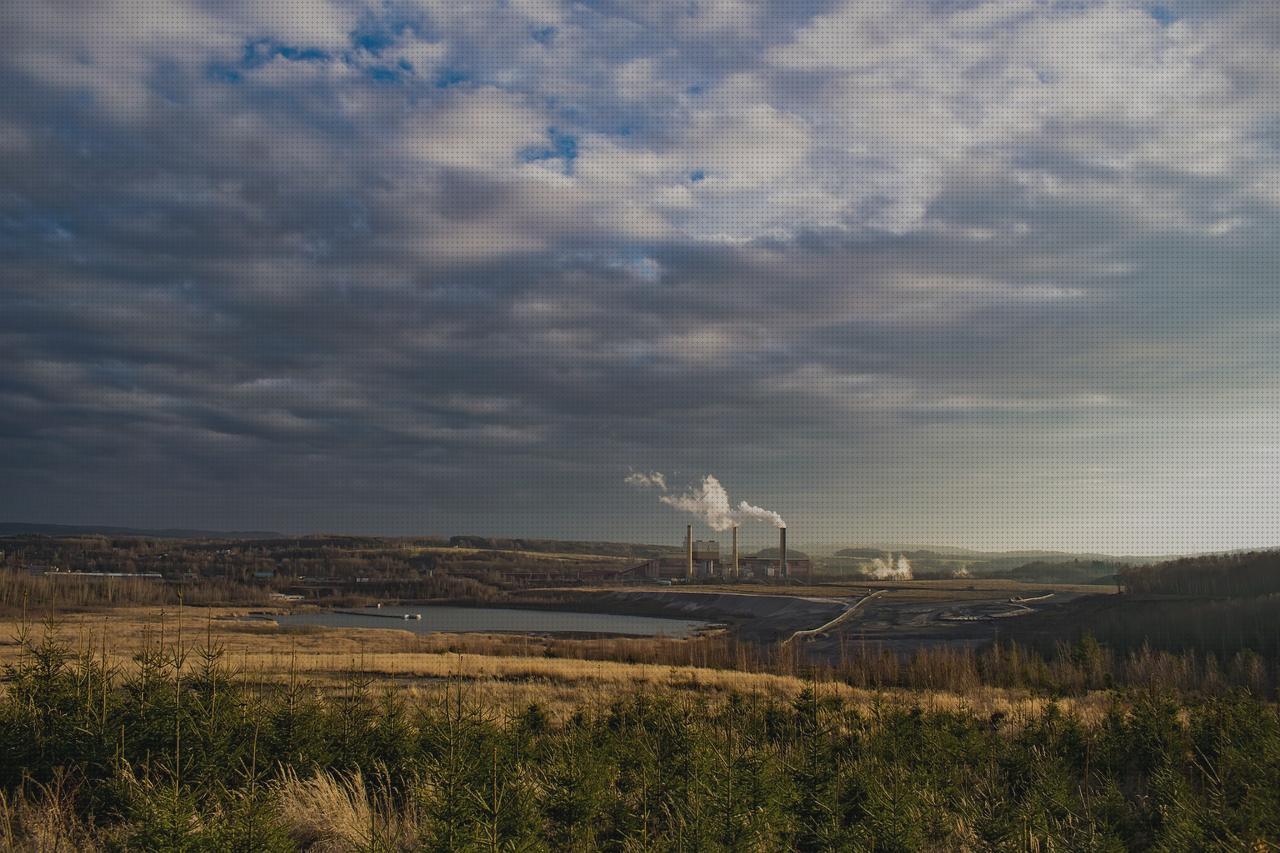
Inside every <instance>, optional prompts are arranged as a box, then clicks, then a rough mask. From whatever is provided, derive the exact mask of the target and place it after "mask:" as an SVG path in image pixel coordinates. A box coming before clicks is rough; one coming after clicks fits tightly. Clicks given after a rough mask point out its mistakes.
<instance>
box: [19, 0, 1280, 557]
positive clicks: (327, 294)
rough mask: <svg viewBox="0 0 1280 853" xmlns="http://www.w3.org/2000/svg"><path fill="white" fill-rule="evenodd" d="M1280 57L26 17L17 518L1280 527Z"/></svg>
mask: <svg viewBox="0 0 1280 853" xmlns="http://www.w3.org/2000/svg"><path fill="white" fill-rule="evenodd" d="M1278 49H1280V4H1277V3H1260V2H1233V0H1217V2H1208V0H1166V2H1163V3H1159V4H1156V3H1147V2H1129V0H1072V2H1063V1H1062V0H988V2H982V0H787V2H779V3H765V2H742V1H741V0H634V2H612V0H583V1H582V2H572V3H557V2H551V0H501V2H484V0H477V1H476V2H467V1H466V0H461V2H459V0H438V2H437V0H412V2H409V1H408V0H406V2H399V1H398V0H392V1H391V2H383V3H365V2H346V0H278V1H277V2H265V3H259V2H248V0H239V1H238V2H237V0H231V2H216V3H215V2H209V0H185V2H184V1H183V0H172V2H170V0H166V2H163V3H161V2H155V0H93V2H81V0H43V1H42V2H36V0H18V2H11V3H4V4H0V518H3V519H5V520H14V521H32V522H47V523H71V524H114V525H128V526H147V527H172V526H183V527H200V528H206V529H208V528H212V529H254V530H261V529H269V530H280V531H287V532H314V531H335V532H362V533H374V534H423V535H426V534H456V533H477V534H491V535H516V536H544V537H574V538H591V539H624V540H638V541H651V542H672V543H676V542H679V541H680V540H681V538H682V537H683V534H684V524H685V521H686V518H687V517H688V516H687V515H686V514H683V513H682V512H681V511H680V509H679V507H678V506H677V505H676V504H678V501H666V502H664V501H662V500H660V497H661V493H660V492H659V491H657V490H655V489H653V488H637V487H636V485H635V483H634V478H633V477H632V475H634V474H635V473H637V472H640V473H645V474H646V475H647V474H648V473H650V472H661V473H662V474H663V475H664V480H665V481H666V482H667V483H668V484H669V487H670V489H671V492H670V495H676V496H678V495H680V494H682V493H683V492H684V490H685V489H687V488H690V487H692V488H697V487H698V486H699V484H700V483H703V482H704V479H703V478H704V477H706V476H707V475H712V476H714V477H715V478H716V479H717V482H718V483H720V484H723V488H724V489H725V490H726V492H727V495H728V497H729V499H730V500H731V501H732V503H733V504H734V505H737V503H738V502H739V500H746V501H749V502H750V503H751V504H752V505H754V506H757V507H761V508H764V509H767V510H769V511H772V512H776V513H779V514H780V515H781V516H782V517H783V518H785V519H786V521H787V523H788V524H789V525H790V528H791V530H792V533H791V543H792V546H793V547H798V548H803V547H804V546H805V544H806V543H819V542H822V543H827V542H846V543H855V542H901V543H933V544H951V545H962V546H971V547H982V548H1009V549H1012V548H1028V547H1039V548H1062V549H1073V550H1090V551H1107V552H1111V553H1133V554H1138V553H1171V552H1178V551H1197V550H1217V549H1227V548H1240V547H1256V546H1266V545H1277V544H1280V498H1278V497H1277V488H1278V485H1277V484H1280V417H1278V416H1277V412H1278V411H1280V346H1277V344H1276V341H1277V338H1278V337H1280V335H1278V333H1280V287H1277V285H1278V284H1280V282H1278V281H1277V278H1278V275H1277V273H1278V271H1280V248H1277V247H1280V96H1278V95H1277V93H1278V92H1280V64H1277V63H1276V62H1275V56H1276V52H1277V50H1278ZM628 478H632V479H633V482H630V483H628V482H626V481H627V479H628ZM744 531H745V532H744V536H745V537H746V541H747V542H748V543H752V542H756V541H757V540H758V544H760V545H764V544H766V543H767V542H769V541H771V538H772V536H773V534H772V532H771V531H772V527H771V526H768V525H756V526H751V527H750V530H746V529H745V528H744ZM698 533H699V534H703V533H705V534H708V535H710V530H709V529H708V528H706V527H705V526H700V527H699V528H698Z"/></svg>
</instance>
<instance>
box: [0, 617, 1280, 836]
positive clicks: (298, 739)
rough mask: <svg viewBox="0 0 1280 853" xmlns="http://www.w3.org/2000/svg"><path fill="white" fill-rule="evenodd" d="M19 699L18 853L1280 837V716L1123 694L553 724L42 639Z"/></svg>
mask: <svg viewBox="0 0 1280 853" xmlns="http://www.w3.org/2000/svg"><path fill="white" fill-rule="evenodd" d="M26 652H27V653H26V656H25V657H24V659H23V660H22V661H21V662H20V663H19V664H17V665H15V666H13V667H11V668H10V669H9V671H8V672H7V673H6V676H7V684H6V685H5V687H4V690H3V692H2V693H0V751H2V752H3V754H4V755H5V756H6V758H7V759H8V760H6V761H5V762H3V763H2V764H0V845H4V846H5V847H6V848H8V849H30V850H46V849H54V848H55V847H59V848H65V849H76V848H78V849H80V850H85V851H88V850H94V849H98V848H107V849H149V850H151V849H165V850H210V851H213V850H218V851H223V850H233V851H234V850H242V851H258V850H295V849H308V848H309V849H324V850H346V849H350V850H417V849H428V850H430V849H436V850H481V849H483V850H497V849H524V850H556V851H560V850H582V851H588V850H591V851H594V850H640V849H646V850H649V849H653V850H742V849H767V850H787V849H791V850H806V851H807V850H841V849H850V850H854V849H856V850H884V851H910V850H979V849H981V850H1028V849H1038V850H1048V849H1073V850H1115V851H1120V850H1147V849H1150V850H1191V849H1210V850H1243V849H1265V848H1264V846H1263V843H1264V842H1265V841H1268V840H1274V839H1277V838H1280V714H1278V712H1277V708H1276V706H1275V705H1274V704H1270V703H1264V702H1262V701H1259V700H1258V699H1256V698H1253V697H1251V696H1250V695H1249V694H1248V693H1246V692H1231V693H1227V694H1224V695H1222V696H1219V697H1213V698H1207V699H1203V700H1195V701H1188V700H1187V699H1185V697H1184V698H1183V699H1182V700H1181V701H1174V699H1173V698H1172V696H1170V695H1168V694H1164V693H1161V692H1158V691H1154V690H1152V691H1140V692H1138V693H1133V694H1117V696H1116V697H1115V699H1114V702H1113V704H1112V706H1111V709H1110V711H1109V712H1108V713H1106V715H1105V716H1104V717H1103V718H1102V719H1101V720H1100V721H1094V722H1092V723H1086V722H1084V721H1082V720H1080V719H1077V718H1075V717H1073V716H1072V715H1071V714H1069V713H1064V712H1063V711H1061V710H1059V709H1058V708H1057V707H1056V706H1053V705H1051V706H1049V707H1048V708H1047V709H1046V710H1045V711H1043V712H1042V713H1038V714H1033V715H1031V716H1030V717H1029V718H1026V719H1016V720H1014V719H1005V718H1002V717H1001V716H1000V715H995V716H992V717H990V718H984V717H979V716H976V715H974V714H971V713H967V712H956V713H941V712H925V711H921V710H919V709H914V710H913V709H902V708H892V707H890V706H889V705H885V706H884V707H880V706H878V705H875V704H873V705H871V706H869V707H853V706H846V705H844V704H842V703H841V702H840V701H839V700H838V699H836V698H835V697H832V696H825V697H824V694H823V690H822V685H821V684H817V683H815V684H814V685H813V686H812V687H811V688H810V689H808V690H806V691H805V692H804V693H802V694H801V695H800V696H798V697H797V698H795V699H794V701H791V702H778V701H773V700H768V699H762V698H755V697H747V698H744V697H730V699H729V700H728V701H727V702H722V703H717V704H716V705H715V706H708V705H707V704H705V703H703V702H701V701H692V700H690V699H688V698H680V697H677V696H674V695H672V696H666V695H662V694H659V695H642V694H635V695H631V696H620V697H618V698H617V699H616V700H615V701H614V702H613V703H612V704H610V705H608V706H597V707H584V708H582V709H581V710H580V711H579V712H578V713H577V714H576V715H574V716H572V717H571V718H570V719H568V720H566V721H560V722H557V721H552V720H551V719H550V718H549V717H548V716H547V715H546V714H545V713H544V712H543V711H542V710H541V709H540V708H539V707H538V706H536V705H535V706H529V707H526V708H523V709H513V711H512V712H510V713H505V714H498V713H495V712H494V711H493V710H492V709H487V708H485V707H482V705H481V704H480V703H477V702H474V701H472V700H471V699H470V698H469V697H468V695H467V694H466V690H465V688H464V686H463V685H462V684H459V685H457V687H456V690H451V691H449V693H448V696H447V698H445V699H443V700H439V701H432V702H429V703H425V704H410V703H406V702H405V701H403V700H402V699H400V698H398V697H397V695H396V694H395V693H393V692H380V691H375V690H372V689H370V687H369V685H368V683H367V682H364V681H361V680H360V678H359V677H358V676H352V677H351V678H350V679H349V681H348V682H347V683H346V684H345V685H344V686H343V687H342V688H341V689H340V690H338V691H337V692H332V691H330V692H318V691H314V690H311V689H310V688H308V687H307V686H306V685H305V684H300V683H296V682H291V683H289V684H287V685H285V686H282V687H281V688H279V689H275V690H263V689H254V688H250V687H249V686H247V685H246V684H245V683H242V682H241V681H239V680H238V679H237V678H236V677H235V676H234V674H232V673H230V672H229V671H228V670H227V669H226V668H224V666H223V665H222V662H221V660H220V658H219V655H218V653H217V650H216V649H207V648H205V649H191V650H182V649H180V648H174V649H163V648H158V647H157V648H156V649H154V651H152V652H149V653H146V654H144V655H142V656H140V658H139V660H138V669H137V672H136V673H135V674H132V675H129V676H127V677H122V676H120V675H119V674H116V673H112V672H110V671H104V669H103V668H102V666H101V664H100V663H99V662H98V661H96V660H94V659H93V658H92V656H85V657H82V658H78V659H77V658H73V657H72V655H71V653H70V650H69V649H68V648H67V647H66V646H65V645H62V644H60V643H58V642H57V641H56V639H50V640H44V641H42V642H40V643H38V644H30V645H29V647H28V648H27V650H26Z"/></svg>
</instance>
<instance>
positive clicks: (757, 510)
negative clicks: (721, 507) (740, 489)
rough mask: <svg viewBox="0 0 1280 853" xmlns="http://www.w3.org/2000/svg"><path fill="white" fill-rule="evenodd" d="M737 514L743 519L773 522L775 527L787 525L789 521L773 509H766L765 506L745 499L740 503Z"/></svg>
mask: <svg viewBox="0 0 1280 853" xmlns="http://www.w3.org/2000/svg"><path fill="white" fill-rule="evenodd" d="M737 514H738V517H739V518H743V519H757V520H759V521H767V522H768V523H770V524H772V525H773V526H774V527H779V528H781V527H786V526H787V523H786V522H785V521H783V520H782V516H780V515H778V514H777V513H776V512H774V511H773V510H771V509H765V508H764V507H759V506H752V505H751V504H749V503H747V502H746V501H743V502H742V503H740V504H738V511H737Z"/></svg>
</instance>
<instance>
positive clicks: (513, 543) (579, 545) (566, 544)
mask: <svg viewBox="0 0 1280 853" xmlns="http://www.w3.org/2000/svg"><path fill="white" fill-rule="evenodd" d="M449 545H450V546H451V547H454V548H479V549H481V550H501V551H533V552H539V551H541V552H544V553H553V554H582V555H587V556H601V557H627V558H629V559H638V560H650V559H653V558H655V557H664V556H670V555H672V554H679V553H682V549H681V548H679V547H677V546H674V545H633V544H631V543H629V542H582V541H578V540H572V539H511V538H504V537H499V536H451V537H449Z"/></svg>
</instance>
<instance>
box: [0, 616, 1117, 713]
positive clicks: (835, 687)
mask: <svg viewBox="0 0 1280 853" xmlns="http://www.w3.org/2000/svg"><path fill="white" fill-rule="evenodd" d="M245 612H246V611H245V610H244V609H242V608H208V609H198V610H197V609H191V608H188V609H186V610H185V611H183V612H182V613H181V614H179V613H178V612H176V611H175V610H172V609H170V610H163V609H161V608H152V607H126V608H117V609H113V610H106V611H99V612H95V613H89V614H77V615H76V616H74V617H70V618H69V619H68V620H67V621H66V622H64V623H63V624H62V625H61V627H60V628H59V630H60V632H61V634H62V636H63V638H64V639H65V640H66V641H67V642H69V643H70V645H71V647H72V649H73V650H86V651H87V650H92V651H93V653H94V654H95V655H98V656H103V655H105V658H106V660H107V662H108V664H109V665H111V666H113V667H117V668H119V669H120V670H121V671H125V672H127V671H130V670H131V669H132V668H133V667H134V666H136V664H135V662H134V656H135V655H137V654H138V653H140V652H142V651H144V650H145V649H148V648H154V646H155V645H156V644H157V643H163V644H164V645H166V646H170V647H171V646H174V645H175V644H176V643H177V642H178V641H179V638H181V643H182V645H183V646H184V647H185V648H187V649H188V650H190V649H193V648H195V647H197V646H202V645H206V644H210V645H214V646H218V647H220V648H221V649H222V650H223V652H224V662H225V663H226V664H227V665H228V666H230V667H231V668H232V669H233V670H235V671H236V672H237V673H238V674H239V675H240V676H242V677H244V678H246V679H248V680H249V681H251V682H253V683H259V684H263V685H271V684H279V683H283V682H285V681H288V680H290V679H301V680H305V681H308V682H310V683H312V684H315V685H318V686H321V687H329V686H339V685H341V684H343V683H345V682H346V681H349V680H350V678H351V677H352V676H353V675H355V674H359V675H360V676H362V677H365V678H367V679H369V680H371V682H372V684H373V685H374V686H375V687H377V686H386V687H393V688H395V689H397V690H402V691H404V693H405V695H406V696H407V697H431V696H435V695H440V694H442V693H443V692H444V691H446V690H448V689H450V688H451V686H453V685H458V684H459V683H461V684H465V685H466V686H467V689H468V690H469V691H470V692H471V693H472V696H473V698H475V699H477V700H479V701H482V702H483V703H484V704H486V705H488V706H490V707H491V708H493V709H494V710H495V711H502V710H510V711H513V712H516V711H519V710H521V709H523V708H524V707H527V706H528V704H529V703H531V702H538V703H540V704H542V705H544V706H545V707H546V708H547V709H548V711H549V712H550V713H551V714H552V715H553V716H562V715H566V714H568V713H571V712H572V711H573V710H574V709H576V708H580V707H582V706H583V705H597V706H598V705H607V704H608V703H611V702H612V701H614V700H615V699H617V698H619V697H620V696H622V695H626V694H628V693H632V692H636V691H676V692H679V693H683V694H688V695H696V696H697V697H698V698H699V699H700V700H703V701H707V702H716V703H718V702H721V701H724V700H726V699H727V697H728V696H729V695H730V694H732V693H738V694H754V695H757V696H763V697H772V698H775V699H777V700H780V701H790V699H792V698H794V697H795V696H796V695H797V694H799V693H800V691H802V690H803V689H804V688H805V687H806V686H808V685H810V683H811V682H809V681H806V680H805V679H803V678H799V677H796V676H790V675H777V674H770V673H757V672H742V671H737V670H730V669H712V668H706V667H697V666H670V665H661V664H646V663H624V662H620V661H609V660H582V659H576V658H564V657H556V658H548V657H540V656H536V655H538V653H539V651H538V650H539V649H541V648H543V646H542V645H541V644H540V643H539V642H538V641H536V640H530V639H527V638H522V637H511V636H502V637H495V636H484V635H474V634H467V635H426V636H424V635H419V634H414V633H411V632H409V631H401V630H394V629H383V628H311V627H310V626H308V629H307V630H305V631H296V630H291V629H281V628H279V627H277V626H276V625H275V623H272V622H265V621H264V622H244V621H239V617H241V616H243V615H244V614H245ZM30 627H31V630H32V633H33V634H34V635H35V636H39V635H40V634H41V633H42V632H43V630H44V627H43V625H42V624H34V625H32V626H30ZM18 629H19V620H18V619H16V618H0V643H2V645H0V665H3V664H6V663H12V662H14V661H15V660H16V659H17V657H18V656H19V654H20V653H21V650H20V649H19V647H18V646H17V644H16V643H15V642H14V641H13V638H14V637H15V636H16V634H17V632H18ZM443 644H448V645H452V646H454V647H456V648H457V651H444V650H441V649H440V646H441V645H443ZM566 645H567V646H568V647H570V648H571V647H572V643H567V644H565V643H560V644H559V645H558V647H564V646H566ZM427 649H430V650H427ZM482 652H485V653H482ZM522 652H523V653H522ZM818 688H819V689H820V690H821V692H822V693H823V694H824V695H828V696H839V697H841V698H842V699H843V700H844V701H846V702H848V703H851V704H853V705H856V706H858V707H862V708H867V709H870V708H872V707H873V706H875V705H877V704H880V705H884V706H888V707H920V708H923V709H925V710H933V711H955V712H960V711H964V712H970V713H975V714H981V715H984V716H985V715H990V714H993V713H997V712H999V713H1002V714H1004V715H1005V716H1006V717H1007V718H1009V719H1010V720H1011V721H1018V720H1021V719H1026V718H1028V717H1029V716H1034V715H1037V714H1039V713H1040V712H1041V711H1042V710H1043V709H1044V707H1045V706H1046V705H1048V704H1049V703H1050V701H1051V700H1047V699H1044V698H1042V697H1037V696H1034V695H1032V694H1031V693H1030V692H1029V691H1026V690H1016V689H1005V688H994V687H984V688H979V689H975V690H971V691H967V692H965V693H964V694H959V693H954V692H948V691H922V690H906V689H885V690H878V691H877V690H864V689H857V688H853V687H850V686H847V685H845V684H841V683H835V682H828V683H822V684H820V685H818ZM1056 701H1058V704H1059V705H1060V706H1061V707H1062V708H1063V710H1070V711H1073V712H1075V713H1076V714H1078V715H1079V716H1080V717H1081V719H1083V720H1084V721H1085V722H1086V723H1089V722H1097V721H1099V720H1100V719H1101V717H1102V714H1103V709H1104V707H1105V706H1106V704H1107V703H1108V702H1109V701H1110V697H1109V696H1107V695H1105V694H1093V695H1087V696H1083V697H1076V698H1071V699H1064V700H1056Z"/></svg>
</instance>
